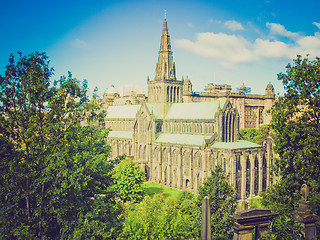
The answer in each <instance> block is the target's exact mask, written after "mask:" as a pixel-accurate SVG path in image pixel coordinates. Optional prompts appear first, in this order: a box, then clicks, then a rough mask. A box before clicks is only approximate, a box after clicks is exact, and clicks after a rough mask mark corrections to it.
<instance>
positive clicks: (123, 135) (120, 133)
mask: <svg viewBox="0 0 320 240" xmlns="http://www.w3.org/2000/svg"><path fill="white" fill-rule="evenodd" d="M108 137H112V138H130V139H132V138H133V131H110V132H109V135H108Z"/></svg>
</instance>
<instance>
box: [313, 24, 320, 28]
mask: <svg viewBox="0 0 320 240" xmlns="http://www.w3.org/2000/svg"><path fill="white" fill-rule="evenodd" d="M312 24H313V25H316V26H317V28H319V29H320V23H317V22H313V23H312Z"/></svg>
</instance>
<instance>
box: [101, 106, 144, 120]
mask: <svg viewBox="0 0 320 240" xmlns="http://www.w3.org/2000/svg"><path fill="white" fill-rule="evenodd" d="M140 107H141V105H122V106H109V107H108V108H107V116H106V118H107V119H110V118H123V119H126V118H127V119H128V118H131V119H135V118H136V115H137V113H138V111H139V110H140Z"/></svg>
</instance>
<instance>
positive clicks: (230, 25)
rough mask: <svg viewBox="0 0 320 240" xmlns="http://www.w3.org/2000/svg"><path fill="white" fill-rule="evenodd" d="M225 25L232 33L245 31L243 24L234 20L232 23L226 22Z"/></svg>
mask: <svg viewBox="0 0 320 240" xmlns="http://www.w3.org/2000/svg"><path fill="white" fill-rule="evenodd" d="M224 25H225V26H226V27H227V28H228V29H230V30H232V31H239V30H243V29H244V28H243V26H242V24H241V23H239V22H237V21H233V20H232V21H226V22H225V23H224Z"/></svg>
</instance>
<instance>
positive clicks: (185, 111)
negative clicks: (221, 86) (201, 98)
mask: <svg viewBox="0 0 320 240" xmlns="http://www.w3.org/2000/svg"><path fill="white" fill-rule="evenodd" d="M224 104H225V101H214V102H192V103H174V104H172V106H171V108H170V110H169V112H168V114H167V116H166V118H167V119H214V117H215V114H216V112H217V111H218V109H219V106H221V108H222V107H223V106H224Z"/></svg>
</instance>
